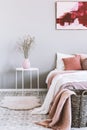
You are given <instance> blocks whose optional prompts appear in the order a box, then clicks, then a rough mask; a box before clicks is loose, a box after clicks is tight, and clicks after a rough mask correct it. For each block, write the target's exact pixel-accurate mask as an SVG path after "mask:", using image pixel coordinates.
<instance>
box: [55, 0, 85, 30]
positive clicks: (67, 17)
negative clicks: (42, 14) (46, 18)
mask: <svg viewBox="0 0 87 130" xmlns="http://www.w3.org/2000/svg"><path fill="white" fill-rule="evenodd" d="M56 29H87V2H84V1H79V2H68V1H66V2H63V1H62V2H56Z"/></svg>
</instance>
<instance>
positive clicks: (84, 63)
mask: <svg viewBox="0 0 87 130" xmlns="http://www.w3.org/2000/svg"><path fill="white" fill-rule="evenodd" d="M81 63H82V69H83V70H87V58H86V59H84V60H83V61H82V62H81Z"/></svg>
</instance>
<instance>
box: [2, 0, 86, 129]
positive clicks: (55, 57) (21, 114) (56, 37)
mask: <svg viewBox="0 0 87 130" xmlns="http://www.w3.org/2000/svg"><path fill="white" fill-rule="evenodd" d="M57 2H58V1H55V0H44V1H41V0H38V1H35V0H22V1H21V0H7V1H4V0H3V1H2V0H1V1H0V16H1V18H0V19H1V20H0V34H1V37H0V55H1V59H0V63H1V64H0V130H2V129H3V130H15V129H16V130H25V129H26V130H29V129H31V130H37V129H39V130H50V129H55V130H57V129H60V130H80V129H81V130H86V129H87V112H86V111H87V103H86V101H87V78H86V76H87V72H86V71H87V43H86V37H87V36H86V27H85V28H84V27H83V26H78V27H77V23H76V22H75V23H74V22H73V24H76V27H77V28H74V27H75V26H71V25H72V22H71V21H69V22H71V23H69V24H70V28H69V24H68V25H67V24H66V23H65V24H64V25H62V29H60V28H59V29H58V27H60V26H57V28H56V26H55V25H56V24H59V23H56V22H58V20H57V17H56V15H55V11H56V9H55V7H56V6H55V4H56V3H57ZM72 2H74V1H73V0H72ZM75 2H77V3H78V2H79V1H77V0H76V1H75ZM60 3H62V1H60ZM67 3H68V2H67V1H66V2H65V4H67ZM82 3H85V5H86V3H87V2H86V1H85V2H82ZM85 10H86V12H87V9H86V8H85ZM58 11H59V10H58ZM64 11H65V10H64ZM72 12H74V11H72ZM77 12H78V11H77ZM77 12H74V13H75V14H76V13H77ZM78 17H79V15H78ZM86 17H87V16H86ZM75 18H77V17H75ZM78 19H79V21H80V25H81V24H82V23H81V22H82V21H81V19H80V17H79V18H78ZM65 22H66V21H65ZM67 23H68V22H67ZM60 25H61V20H60ZM82 25H83V24H82ZM63 26H66V27H65V28H64V27H63ZM85 26H86V25H85ZM80 27H82V28H80ZM25 35H27V36H31V37H32V38H34V43H35V45H34V46H32V48H31V50H30V53H29V54H28V57H26V56H25V57H24V55H23V54H22V53H20V52H18V49H17V47H18V46H17V42H18V40H19V41H20V42H21V40H20V39H22V40H24V39H23V38H24V36H25ZM28 44H29V42H28ZM26 58H28V59H29V61H30V64H28V65H30V67H29V66H27V68H22V67H23V66H22V65H23V61H24V59H26ZM67 88H68V89H67ZM78 88H79V90H78ZM72 89H75V90H74V92H76V93H77V96H76V95H75V93H74V92H73V91H71V90H72ZM76 89H77V90H78V91H76ZM62 95H63V96H62ZM70 95H71V101H70ZM61 97H62V98H61ZM54 99H55V100H54ZM59 99H61V100H59ZM65 99H66V100H65ZM53 100H54V102H53ZM59 105H61V107H60V106H59ZM71 105H72V106H71ZM33 108H34V109H33ZM71 108H72V109H71ZM66 110H67V111H66ZM73 110H76V111H73ZM71 111H72V113H71ZM61 112H62V114H60V113H61ZM48 113H49V115H48ZM72 114H73V115H74V116H73V115H72ZM71 115H72V118H73V119H72V118H71ZM72 120H73V124H72ZM58 121H59V122H58ZM71 125H72V127H71ZM43 126H44V127H43ZM47 127H48V128H47Z"/></svg>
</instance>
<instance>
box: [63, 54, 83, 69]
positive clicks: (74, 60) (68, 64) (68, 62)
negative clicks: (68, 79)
mask: <svg viewBox="0 0 87 130" xmlns="http://www.w3.org/2000/svg"><path fill="white" fill-rule="evenodd" d="M62 60H63V62H64V66H65V70H81V69H82V68H81V61H80V56H79V55H76V56H75V57H70V58H63V59H62Z"/></svg>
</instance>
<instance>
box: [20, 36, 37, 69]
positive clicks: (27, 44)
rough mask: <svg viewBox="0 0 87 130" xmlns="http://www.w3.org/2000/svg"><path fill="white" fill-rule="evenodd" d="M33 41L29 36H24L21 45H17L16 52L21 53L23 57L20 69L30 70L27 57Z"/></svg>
mask: <svg viewBox="0 0 87 130" xmlns="http://www.w3.org/2000/svg"><path fill="white" fill-rule="evenodd" d="M34 39H35V38H34V37H31V36H30V35H26V36H25V37H24V39H23V40H22V41H20V42H21V43H18V50H19V51H20V52H22V53H23V55H24V61H23V64H22V67H23V68H24V69H28V68H30V61H29V58H28V56H29V52H30V49H31V47H32V45H33V43H34Z"/></svg>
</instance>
